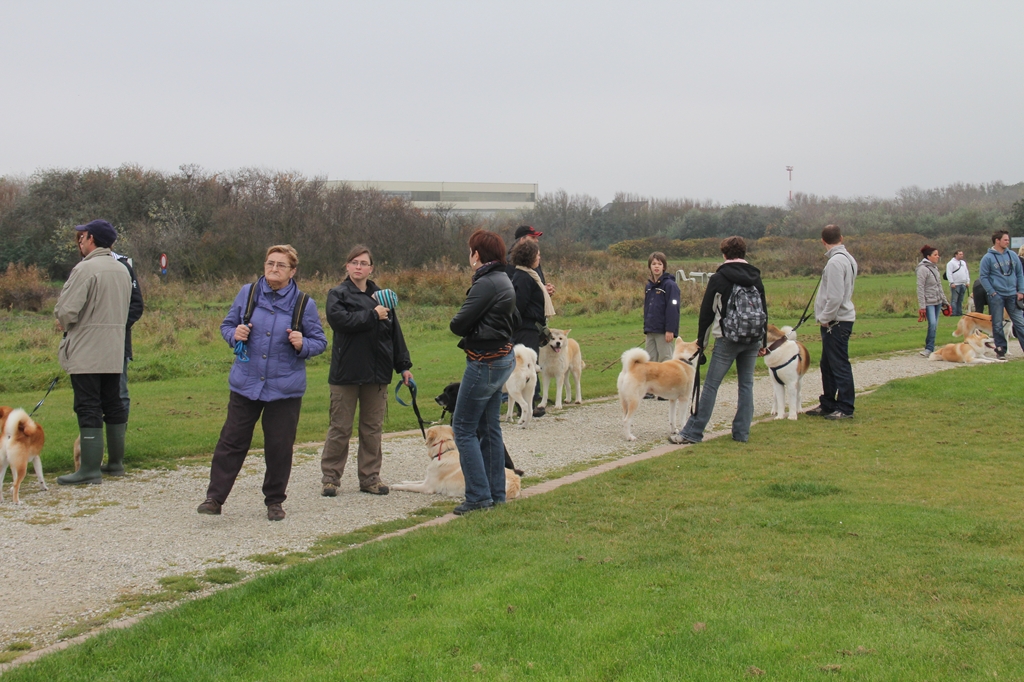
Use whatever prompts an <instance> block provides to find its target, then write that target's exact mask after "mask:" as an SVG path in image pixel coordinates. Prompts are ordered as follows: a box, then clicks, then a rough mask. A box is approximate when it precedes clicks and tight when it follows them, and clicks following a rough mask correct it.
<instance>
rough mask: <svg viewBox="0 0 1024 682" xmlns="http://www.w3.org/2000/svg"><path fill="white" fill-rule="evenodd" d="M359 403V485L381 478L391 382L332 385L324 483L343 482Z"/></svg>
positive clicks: (322, 464)
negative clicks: (383, 437) (382, 446)
mask: <svg viewBox="0 0 1024 682" xmlns="http://www.w3.org/2000/svg"><path fill="white" fill-rule="evenodd" d="M357 402H358V403H359V452H358V455H357V458H358V459H357V461H358V465H359V487H360V488H366V487H369V486H372V485H373V484H374V483H376V482H378V481H379V480H380V465H381V462H382V461H383V459H384V457H383V452H382V451H381V445H380V442H381V435H382V434H383V432H384V414H385V412H386V411H387V404H388V385H387V384H362V385H360V386H335V385H333V384H332V385H331V424H330V426H329V427H327V437H326V439H325V440H324V451H323V454H322V455H321V457H320V471H321V472H322V473H323V478H322V479H321V482H322V483H333V484H334V485H339V484H340V483H341V475H342V474H343V473H344V472H345V463H346V462H347V461H348V443H349V440H350V439H351V438H352V425H353V421H354V419H355V414H356V403H357Z"/></svg>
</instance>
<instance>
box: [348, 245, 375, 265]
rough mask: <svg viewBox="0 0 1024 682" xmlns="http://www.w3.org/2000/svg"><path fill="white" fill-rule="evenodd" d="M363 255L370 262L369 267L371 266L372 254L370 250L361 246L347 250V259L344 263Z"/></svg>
mask: <svg viewBox="0 0 1024 682" xmlns="http://www.w3.org/2000/svg"><path fill="white" fill-rule="evenodd" d="M364 253H365V254H366V259H367V260H368V261H370V265H373V254H372V253H370V248H369V247H367V246H363V245H362V244H356V245H355V246H353V247H352V248H351V249H349V252H348V258H346V259H345V262H346V263H351V262H352V261H353V260H355V259H356V258H357V257H358V256H362V255H363V254H364Z"/></svg>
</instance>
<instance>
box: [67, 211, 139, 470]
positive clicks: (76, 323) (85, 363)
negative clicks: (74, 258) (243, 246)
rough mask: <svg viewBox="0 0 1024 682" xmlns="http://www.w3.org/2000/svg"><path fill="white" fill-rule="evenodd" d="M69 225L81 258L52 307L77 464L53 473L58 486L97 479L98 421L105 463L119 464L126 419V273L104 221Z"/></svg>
mask: <svg viewBox="0 0 1024 682" xmlns="http://www.w3.org/2000/svg"><path fill="white" fill-rule="evenodd" d="M75 230H77V231H78V251H79V253H81V255H82V257H83V259H82V262H80V263H79V264H78V265H76V266H75V268H74V269H73V270H72V271H71V274H70V275H69V276H68V281H67V282H65V283H64V288H63V289H61V292H60V296H59V297H58V298H57V305H56V307H54V310H53V312H54V314H55V315H56V316H57V323H58V325H59V326H60V328H61V329H62V330H63V331H64V339H63V340H62V341H61V342H60V350H59V351H58V356H59V359H60V366H61V367H62V368H64V371H65V372H67V373H68V374H69V375H70V376H71V387H72V389H73V390H74V393H75V414H76V415H78V429H79V435H80V438H81V448H82V465H81V468H80V469H79V470H78V471H76V472H75V473H73V474H68V475H66V476H59V477H58V478H57V483H60V484H61V485H79V484H83V483H101V482H102V479H103V476H102V473H101V471H100V464H101V463H102V462H103V424H104V422H105V423H106V425H107V448H108V450H109V452H110V464H111V465H114V464H117V465H118V466H120V465H121V463H122V462H123V460H124V432H125V428H126V425H127V422H128V413H127V411H126V410H125V408H124V404H123V403H122V402H121V370H122V367H123V363H124V334H125V324H126V323H127V321H128V304H129V301H130V300H131V295H132V278H131V275H129V274H128V270H127V269H126V268H125V267H124V266H123V265H122V264H121V263H118V262H117V261H116V260H114V259H113V258H111V257H110V247H111V246H113V245H114V242H115V241H116V240H117V231H115V230H114V227H113V226H112V225H111V224H110V223H108V222H107V221H106V220H94V221H92V222H90V223H87V224H85V225H79V226H77V227H76V228H75Z"/></svg>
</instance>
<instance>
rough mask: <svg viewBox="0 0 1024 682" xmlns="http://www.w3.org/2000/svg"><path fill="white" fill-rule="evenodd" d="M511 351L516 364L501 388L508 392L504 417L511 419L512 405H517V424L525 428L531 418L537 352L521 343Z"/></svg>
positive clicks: (535, 382) (535, 385)
mask: <svg viewBox="0 0 1024 682" xmlns="http://www.w3.org/2000/svg"><path fill="white" fill-rule="evenodd" d="M512 352H514V353H515V354H516V366H515V368H514V369H513V370H512V374H511V375H510V376H509V378H508V380H507V381H506V382H505V387H504V389H502V390H504V391H505V393H508V412H507V413H506V414H505V419H506V421H512V412H513V411H514V410H513V407H514V406H515V405H518V406H519V409H520V416H519V425H520V426H522V427H523V428H526V425H527V424H529V423H530V420H531V419H533V392H534V390H535V389H536V388H537V353H536V351H534V350H533V349H532V348H527V347H526V346H524V345H523V344H521V343H517V344H516V345H515V348H513V349H512Z"/></svg>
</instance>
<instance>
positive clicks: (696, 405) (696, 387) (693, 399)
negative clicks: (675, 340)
mask: <svg viewBox="0 0 1024 682" xmlns="http://www.w3.org/2000/svg"><path fill="white" fill-rule="evenodd" d="M703 357H704V350H703V349H701V351H700V352H699V353H698V355H697V358H696V359H697V374H696V375H695V376H694V377H693V393H691V394H690V414H691V415H694V416H695V415H696V414H697V410H698V409H700V366H701V364H703V363H701V358H703Z"/></svg>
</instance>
